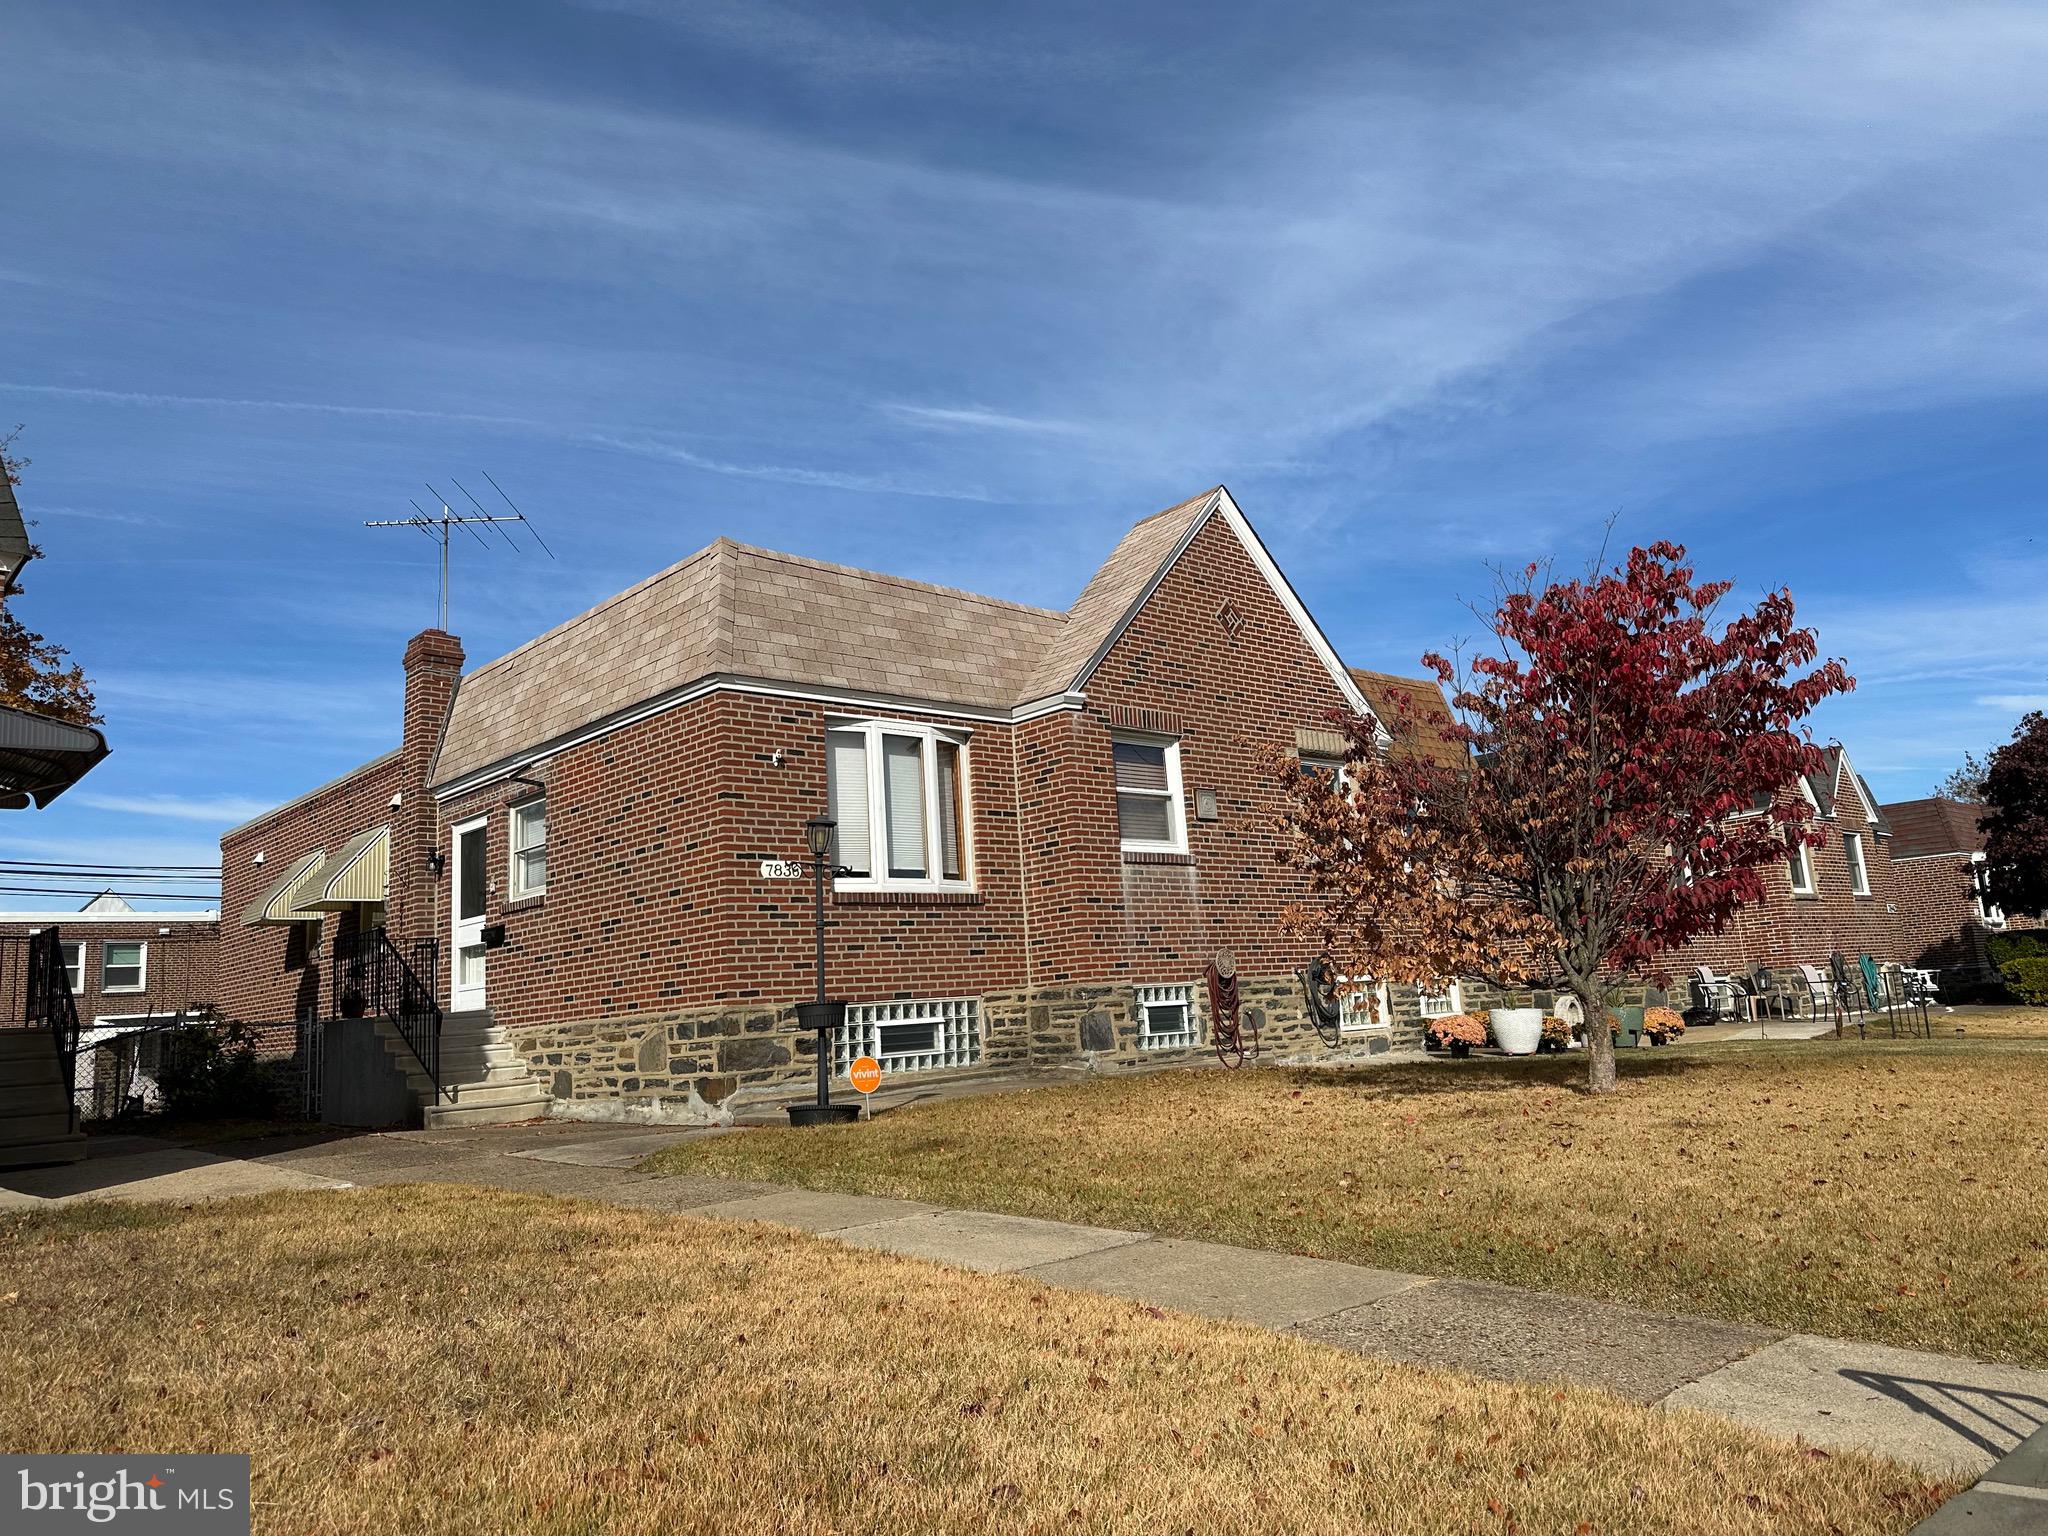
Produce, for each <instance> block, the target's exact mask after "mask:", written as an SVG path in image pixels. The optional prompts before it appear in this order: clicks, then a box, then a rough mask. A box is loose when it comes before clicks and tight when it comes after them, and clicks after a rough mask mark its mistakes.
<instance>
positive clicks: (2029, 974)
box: [1998, 955, 2048, 1008]
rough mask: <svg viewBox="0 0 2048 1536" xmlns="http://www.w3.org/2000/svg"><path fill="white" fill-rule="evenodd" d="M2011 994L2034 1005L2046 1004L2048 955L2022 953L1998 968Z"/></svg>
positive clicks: (2047, 999)
mask: <svg viewBox="0 0 2048 1536" xmlns="http://www.w3.org/2000/svg"><path fill="white" fill-rule="evenodd" d="M1998 974H1999V975H2001V976H2003V977H2004V978H2005V984H2006V985H2007V986H2008V987H2011V988H2012V990H2013V995H2014V996H2015V997H2017V998H2018V999H2019V1000H2020V1001H2021V1002H2023V1003H2032V1004H2033V1005H2034V1006H2035V1007H2037V1008H2038V1007H2044V1006H2048V955H2022V956H2021V957H2020V958H2019V959H2017V960H2008V961H2006V962H2005V964H2003V965H2001V966H2000V967H1999V968H1998Z"/></svg>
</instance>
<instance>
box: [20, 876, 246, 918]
mask: <svg viewBox="0 0 2048 1536" xmlns="http://www.w3.org/2000/svg"><path fill="white" fill-rule="evenodd" d="M0 894H5V895H8V896H77V895H80V894H82V893H81V892H79V891H76V890H67V889H65V888H63V887H61V886H46V885H0ZM113 894H114V895H116V896H121V897H128V896H141V897H143V898H145V899H147V900H151V901H217V900H219V899H220V897H219V893H218V892H213V891H115V892H113ZM7 917H8V914H7V913H5V912H0V922H5V921H6V920H7Z"/></svg>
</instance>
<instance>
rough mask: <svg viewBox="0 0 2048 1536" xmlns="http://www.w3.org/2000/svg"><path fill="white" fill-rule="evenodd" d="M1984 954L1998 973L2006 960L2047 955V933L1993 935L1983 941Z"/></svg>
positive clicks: (2002, 968)
mask: <svg viewBox="0 0 2048 1536" xmlns="http://www.w3.org/2000/svg"><path fill="white" fill-rule="evenodd" d="M1984 953H1985V955H1986V956H1988V957H1989V959H1990V961H1991V964H1992V966H1993V967H1994V968H1995V969H1997V970H2000V971H2003V970H2004V969H2005V962H2006V961H2008V960H2030V959H2032V958H2033V957H2034V956H2036V955H2048V933H1994V934H1992V935H1991V936H1990V937H1989V938H1987V939H1985V941H1984Z"/></svg>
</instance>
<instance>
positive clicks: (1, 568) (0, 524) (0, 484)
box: [0, 470, 33, 599]
mask: <svg viewBox="0 0 2048 1536" xmlns="http://www.w3.org/2000/svg"><path fill="white" fill-rule="evenodd" d="M31 548H32V546H31V545H30V544H29V539H28V525H27V524H26V523H24V522H23V521H22V519H21V503H20V502H18V501H16V500H15V499H14V487H13V486H11V485H9V484H8V483H7V474H6V472H5V471H4V470H0V599H4V598H5V597H6V596H7V594H8V593H10V592H12V591H13V590H14V583H15V581H16V580H17V579H18V578H19V577H20V575H21V568H22V567H23V566H25V565H27V564H28V563H29V561H30V559H31V558H33V557H32V555H31V553H30V551H31Z"/></svg>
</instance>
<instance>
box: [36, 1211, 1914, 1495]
mask: <svg viewBox="0 0 2048 1536" xmlns="http://www.w3.org/2000/svg"><path fill="white" fill-rule="evenodd" d="M0 1272H4V1273H0V1359H4V1360H5V1361H6V1362H7V1368H6V1370H4V1371H0V1443H4V1444H5V1445H6V1446H7V1447H8V1448H9V1449H10V1450H15V1451H82V1450H87V1449H113V1448H117V1447H119V1448H141V1447H147V1448H148V1449H150V1450H153V1451H200V1450H216V1451H247V1452H249V1453H251V1454H252V1455H253V1457H254V1463H253V1465H254V1475H255V1516H256V1522H255V1523H256V1529H257V1530H258V1531H259V1532H263V1533H266V1536H274V1533H286V1532H289V1533H309V1536H320V1533H336V1532H350V1533H375V1536H389V1533H397V1532H406V1533H418V1532H465V1533H472V1532H473V1533H479V1536H482V1533H490V1536H497V1533H501V1532H507V1531H519V1532H523V1533H524V1532H533V1533H541V1536H551V1533H597V1532H664V1533H665V1532H694V1531H711V1530H716V1531H719V1532H728V1533H737V1536H752V1533H762V1536H766V1533H769V1532H778V1533H779V1532H793V1533H812V1532H827V1531H831V1532H841V1533H850V1532H891V1533H895V1532H961V1533H967V1532H974V1533H979V1532H983V1531H987V1530H992V1529H1000V1530H1023V1531H1058V1532H1092V1533H1117V1536H1123V1533H1128V1532H1134V1531H1163V1530H1172V1531H1182V1530H1189V1529H1197V1530H1202V1531H1225V1532H1230V1531H1252V1530H1257V1531H1273V1532H1329V1533H1333V1536H1334V1533H1338V1532H1343V1533H1347V1536H1349V1533H1355V1532H1359V1531H1372V1532H1375V1533H1390V1536H1406V1533H1448V1532H1460V1533H1462V1532H1498V1533H1503V1536H1504V1533H1509V1532H1524V1533H1535V1532H1562V1533H1576V1536H1595V1533H1610V1532H1621V1531H1628V1532H1672V1533H1678V1532H1684V1533H1686V1536H1732V1533H1738V1532H1740V1533H1754V1536H1764V1533H1773V1536H1784V1533H1799V1532H1812V1533H1816V1536H1819V1533H1823V1532H1847V1531H1854V1532H1857V1533H1883V1532H1896V1531H1904V1530H1906V1529H1907V1528H1908V1527H1910V1526H1911V1525H1912V1524H1913V1523H1914V1521H1915V1520H1916V1519H1917V1518H1918V1517H1920V1516H1921V1515H1923V1514H1925V1513H1926V1511H1927V1510H1928V1509H1929V1508H1931V1507H1932V1505H1933V1504H1934V1503H1935V1502H1937V1501H1938V1499H1939V1497H1940V1496H1941V1495H1942V1494H1943V1493H1945V1492H1946V1491H1948V1489H1947V1488H1945V1487H1942V1486H1934V1485H1928V1484H1925V1483H1922V1482H1921V1481H1919V1480H1918V1479H1917V1478H1916V1477H1915V1476H1913V1475H1912V1474H1909V1473H1906V1472H1904V1471H1902V1470H1901V1469H1899V1468H1898V1467H1895V1466H1893V1465H1891V1464H1889V1463H1884V1462H1878V1461H1874V1460H1871V1459H1868V1458H1865V1457H1861V1456H1854V1455H1846V1454H1842V1455H1834V1456H1829V1455H1826V1454H1824V1453H1822V1452H1820V1451H1818V1450H1814V1449H1811V1448H1803V1447H1799V1446H1795V1445H1792V1444H1789V1443H1786V1442H1781V1441H1774V1440H1772V1439H1769V1438H1767V1437H1765V1436H1762V1435H1759V1434H1757V1433H1754V1432H1752V1431H1748V1430H1745V1429H1741V1428H1738V1427H1736V1426H1734V1425H1732V1424H1729V1423H1725V1422H1722V1421H1719V1420H1715V1419H1710V1418H1706V1417H1703V1416H1698V1415H1691V1414H1683V1413H1667V1412H1664V1411H1661V1410H1657V1409H1652V1408H1645V1407H1643V1406H1640V1405H1638V1404H1635V1403H1631V1402H1627V1401H1624V1400H1622V1399H1619V1398H1615V1397H1611V1396H1608V1395H1606V1394H1604V1393H1601V1392H1596V1391H1591V1390H1569V1391H1554V1390H1551V1389H1548V1388H1544V1387H1539V1386H1510V1385H1502V1384H1496V1383H1487V1382H1479V1381H1475V1380H1472V1379H1470V1378H1466V1377H1460V1376H1456V1375H1452V1374H1448V1373H1439V1372H1429V1371H1423V1370H1418V1369H1415V1368H1412V1367H1403V1366H1395V1365H1389V1364H1381V1363H1376V1362H1370V1361H1366V1360H1362V1359H1359V1358H1356V1357H1353V1356H1349V1355H1344V1354H1339V1353H1337V1352H1335V1351H1333V1350H1327V1349H1323V1348H1321V1347H1319V1346H1315V1345H1310V1344H1306V1343H1303V1342H1300V1341H1298V1340H1290V1339H1284V1338H1281V1337H1279V1336H1277V1335H1273V1334H1269V1333H1265V1332H1262V1331H1259V1330H1257V1329H1253V1328H1250V1327H1244V1326H1237V1325H1231V1324H1218V1323H1213V1322H1207V1321H1201V1320H1197V1319H1194V1318H1189V1317H1185V1316H1181V1315H1178V1314H1171V1313H1163V1312H1160V1311H1158V1310H1157V1309H1154V1308H1149V1307H1144V1306H1141V1305H1138V1304H1135V1303H1131V1302H1125V1301H1117V1300H1112V1299H1109V1298H1104V1297H1096V1296H1089V1295H1081V1294H1076V1293H1072V1292H1062V1291H1055V1290H1050V1289H1048V1288H1046V1287H1044V1286H1042V1285H1039V1284H1037V1283H1035V1282H1030V1281H1026V1280H1023V1279H1018V1278H1006V1277H993V1276H982V1275H972V1274H967V1273H963V1272H960V1271H957V1270H949V1269H945V1268H942V1267H940V1266H938V1265H934V1264H927V1263H923V1262H920V1261H917V1260H911V1259H899V1258H895V1257H890V1256H885V1255H879V1254H871V1253H866V1252H859V1251H855V1250H850V1249H847V1248H844V1247H841V1246H838V1245H836V1244H833V1243H830V1242H827V1241H824V1240H821V1239H817V1238H811V1237H806V1236H803V1235H800V1234H797V1233H792V1232H786V1231H782V1230H779V1229H774V1228H769V1227H763V1226H736V1225H731V1224H724V1223H713V1222H707V1221H702V1220H696V1219H693V1218H689V1217H679V1216H665V1215H657V1214H652V1213H648V1212H641V1211H628V1210H621V1209H618V1208H614V1207H604V1206H596V1205H586V1204H580V1203H574V1202H568V1201H562V1200H555V1199H550V1198H547V1197H542V1196H534V1195H521V1194H509V1193H504V1192H497V1191H487V1190H480V1189H463V1188H451V1187H444V1186H434V1187H417V1186H415V1187H401V1188H395V1189H380V1190H362V1191H347V1192H340V1193H326V1192H322V1193H311V1194H289V1195H274V1196H266V1197H263V1198H261V1199H256V1200H248V1201H236V1202H231V1203H226V1204H219V1205H208V1206H201V1207H197V1208H191V1209H186V1210H183V1211H180V1210H174V1209H171V1208H168V1207H163V1206H156V1207H140V1206H115V1205H99V1206H87V1207H83V1208H78V1209H74V1210H71V1211H65V1212H59V1213H56V1214H51V1215H45V1214H41V1213H38V1214H35V1215H31V1216H25V1217H23V1216H15V1217H8V1218H0Z"/></svg>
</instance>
